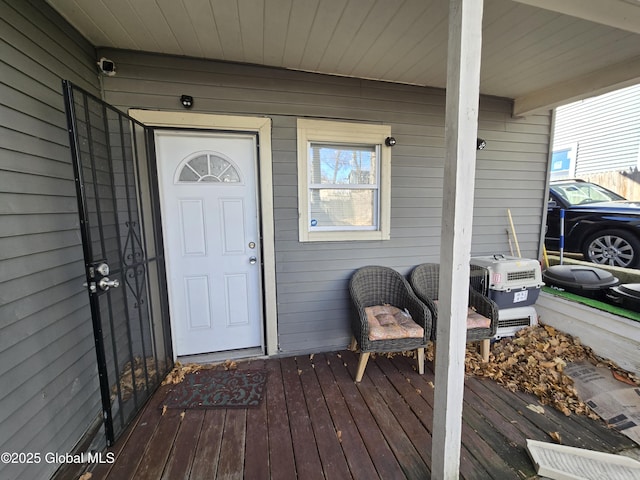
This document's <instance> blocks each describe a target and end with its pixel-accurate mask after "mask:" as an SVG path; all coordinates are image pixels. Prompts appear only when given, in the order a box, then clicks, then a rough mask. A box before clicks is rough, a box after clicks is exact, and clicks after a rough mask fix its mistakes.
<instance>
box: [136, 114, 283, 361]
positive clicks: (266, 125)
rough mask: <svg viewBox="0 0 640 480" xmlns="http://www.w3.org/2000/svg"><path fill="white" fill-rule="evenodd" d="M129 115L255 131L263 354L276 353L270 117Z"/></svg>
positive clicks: (168, 123) (162, 123) (159, 122)
mask: <svg viewBox="0 0 640 480" xmlns="http://www.w3.org/2000/svg"><path fill="white" fill-rule="evenodd" d="M128 113H129V115H130V116H131V117H133V118H135V119H136V120H138V121H139V122H142V123H144V124H145V125H148V126H150V127H177V128H200V129H210V130H228V131H234V130H235V131H243V132H256V133H257V134H258V136H259V140H260V151H259V162H260V163H259V165H260V168H259V176H260V177H259V181H260V210H261V216H262V237H263V238H262V249H263V252H262V254H263V257H262V258H263V273H264V292H263V293H264V310H265V320H266V321H265V324H266V325H265V326H266V339H265V340H266V353H267V355H275V354H276V353H278V311H277V304H276V254H275V233H274V219H273V180H272V179H273V177H272V171H273V165H272V164H273V161H272V154H271V119H270V118H267V117H243V116H237V115H213V114H206V113H185V112H164V111H155V110H138V109H131V110H129V112H128Z"/></svg>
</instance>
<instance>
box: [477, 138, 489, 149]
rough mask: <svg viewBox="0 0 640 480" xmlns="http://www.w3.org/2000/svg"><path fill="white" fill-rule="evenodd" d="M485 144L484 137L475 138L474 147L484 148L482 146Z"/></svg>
mask: <svg viewBox="0 0 640 480" xmlns="http://www.w3.org/2000/svg"><path fill="white" fill-rule="evenodd" d="M486 146H487V142H486V141H485V139H484V138H478V139H477V143H476V148H477V149H478V150H484V148H485V147H486Z"/></svg>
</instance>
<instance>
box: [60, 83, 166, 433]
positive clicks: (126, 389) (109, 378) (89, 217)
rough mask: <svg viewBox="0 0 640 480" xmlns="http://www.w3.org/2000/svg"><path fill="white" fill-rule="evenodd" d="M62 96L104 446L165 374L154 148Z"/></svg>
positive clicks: (75, 98) (68, 87) (72, 95)
mask: <svg viewBox="0 0 640 480" xmlns="http://www.w3.org/2000/svg"><path fill="white" fill-rule="evenodd" d="M63 89H64V98H65V108H66V111H67V122H68V127H69V139H70V144H71V152H72V157H73V168H74V173H75V181H76V190H77V197H78V210H79V214H80V229H81V234H82V243H83V248H84V259H85V266H86V287H87V290H88V292H89V301H90V305H91V315H92V319H93V330H94V338H95V346H96V355H97V360H98V373H99V378H100V391H101V394H102V409H103V417H104V427H105V433H106V437H107V444H108V445H111V444H113V442H114V441H115V439H116V438H117V437H118V435H119V434H120V433H121V432H122V431H123V430H124V428H125V427H126V426H127V425H128V423H129V422H130V421H131V420H132V419H133V418H134V416H135V415H136V413H137V412H138V411H139V410H140V409H141V408H142V406H143V405H144V404H145V402H146V400H147V399H148V398H149V397H150V396H151V394H153V392H154V391H155V389H156V388H157V387H158V386H159V384H160V382H161V381H162V379H163V378H164V377H165V375H166V373H167V372H168V371H169V370H170V369H171V368H172V367H173V353H172V351H171V339H170V336H169V332H170V327H169V313H168V312H169V310H168V303H167V302H168V301H167V289H166V276H165V264H164V257H163V246H162V236H161V234H160V232H161V223H160V218H159V213H158V212H159V203H158V192H157V183H156V181H155V178H156V176H155V173H156V172H155V162H154V161H153V141H152V137H151V132H150V131H149V129H147V127H145V126H144V125H142V124H141V123H139V122H136V121H135V120H134V119H132V118H130V117H128V116H127V115H125V114H123V113H122V112H120V111H118V110H116V109H115V108H113V107H111V106H110V105H108V104H106V103H104V102H102V101H101V100H99V99H97V98H95V97H93V96H92V95H90V94H88V93H87V92H85V91H83V90H81V89H79V88H78V87H76V86H74V85H73V84H71V83H69V82H67V81H64V82H63Z"/></svg>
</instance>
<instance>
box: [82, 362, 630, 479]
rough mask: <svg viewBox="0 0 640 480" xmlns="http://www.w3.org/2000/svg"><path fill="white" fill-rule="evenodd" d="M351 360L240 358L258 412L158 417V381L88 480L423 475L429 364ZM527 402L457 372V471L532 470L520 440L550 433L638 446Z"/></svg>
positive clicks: (593, 445)
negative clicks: (460, 388) (419, 367)
mask: <svg viewBox="0 0 640 480" xmlns="http://www.w3.org/2000/svg"><path fill="white" fill-rule="evenodd" d="M357 361H358V356H357V355H356V354H354V353H352V352H347V351H344V352H332V353H324V354H315V355H313V356H308V355H305V356H298V357H290V358H272V359H259V360H252V361H248V362H239V363H238V368H239V369H262V368H264V369H267V371H268V377H267V387H266V394H265V396H264V399H263V401H262V403H261V405H260V406H259V407H257V408H247V409H241V408H235V409H221V408H220V409H207V410H198V409H194V410H179V409H169V410H167V411H166V412H165V413H164V414H163V413H162V403H163V401H164V399H165V397H166V396H167V394H168V392H169V390H170V388H171V387H170V386H163V387H160V389H159V390H158V391H157V392H156V393H155V394H154V395H153V397H152V398H151V399H150V401H149V402H148V404H147V406H146V407H145V408H144V410H143V411H142V412H141V413H140V414H139V416H138V417H137V418H136V420H135V421H134V422H133V424H132V425H131V427H130V428H128V429H127V431H126V432H125V433H124V434H123V435H122V437H121V438H120V439H119V440H118V442H116V444H115V445H114V446H112V447H110V448H109V451H111V452H113V453H114V454H116V462H115V463H114V464H113V465H109V464H101V465H90V466H88V470H89V471H91V472H92V474H93V476H92V480H96V479H97V480H107V479H108V480H121V479H127V478H129V479H132V478H135V479H136V480H147V479H148V480H157V479H163V478H166V479H171V480H174V479H184V480H196V479H208V480H209V479H211V480H216V479H241V478H251V479H253V478H264V479H269V478H271V479H274V480H277V479H295V478H300V479H302V478H304V479H305V480H306V479H318V480H322V479H324V480H334V479H375V478H393V479H414V478H416V479H418V478H420V479H424V478H429V475H430V468H431V445H432V442H433V441H434V440H433V439H432V437H431V431H432V423H433V394H434V385H433V383H434V373H433V365H432V364H431V363H430V362H427V368H425V374H424V375H419V374H418V373H417V372H416V369H415V361H414V360H413V359H411V358H407V357H402V356H395V357H393V358H386V357H385V356H384V355H378V356H375V357H374V358H372V359H370V360H369V364H368V366H367V369H366V371H365V375H364V378H363V380H362V382H361V383H359V384H356V383H354V381H353V378H354V376H355V370H356V367H357ZM529 404H534V405H538V404H539V402H538V400H537V399H536V398H535V397H533V396H532V395H529V394H525V393H518V392H516V393H513V392H510V391H508V390H506V389H504V388H503V387H501V386H499V385H497V384H496V383H495V382H493V381H490V380H487V379H481V378H476V377H468V378H467V379H466V380H465V396H464V405H463V423H462V446H461V451H460V477H461V478H462V479H464V480H476V479H478V480H485V479H496V480H502V479H505V478H513V479H517V478H521V479H529V478H536V477H535V470H534V467H533V465H532V464H531V462H530V460H529V458H528V455H527V453H526V449H525V445H526V439H527V438H533V439H536V440H542V441H551V437H550V436H549V432H553V431H558V432H560V435H561V437H562V439H563V443H565V444H566V445H570V446H577V447H582V448H589V449H593V450H598V451H605V452H611V453H617V452H620V451H622V450H625V449H629V448H633V447H634V446H635V444H634V443H633V442H632V441H631V440H629V439H628V438H627V437H624V436H623V435H621V434H619V433H618V432H615V431H614V430H611V429H608V428H607V427H606V425H604V423H603V422H601V421H594V420H591V419H588V418H587V417H579V416H576V415H572V416H570V417H567V416H565V415H563V414H562V413H561V412H558V411H555V410H553V409H552V408H551V407H549V406H545V407H544V413H536V412H534V411H532V410H530V409H528V408H527V405H529ZM74 480H75V479H74Z"/></svg>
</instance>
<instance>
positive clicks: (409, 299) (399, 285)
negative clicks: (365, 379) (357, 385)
mask: <svg viewBox="0 0 640 480" xmlns="http://www.w3.org/2000/svg"><path fill="white" fill-rule="evenodd" d="M349 292H350V294H351V300H352V303H353V306H354V309H355V312H354V314H353V315H352V316H351V326H352V331H353V339H352V347H353V349H355V344H356V343H357V344H358V345H359V346H360V352H361V353H360V361H359V362H358V370H357V372H356V382H359V381H361V380H362V376H363V374H364V369H365V367H366V366H367V361H368V360H369V355H370V353H371V352H399V351H405V350H414V349H417V352H418V372H419V373H420V374H423V373H424V349H425V347H426V345H427V342H429V340H430V338H431V334H432V333H431V325H432V323H431V312H430V310H429V309H428V308H427V307H426V305H424V304H423V303H422V302H421V301H420V300H419V299H418V297H416V295H415V293H413V291H412V290H411V287H410V286H409V282H407V280H406V279H405V278H404V277H403V276H402V275H401V274H400V273H398V272H396V271H395V270H393V269H392V268H388V267H380V266H368V267H362V268H360V269H358V270H356V272H355V273H354V274H353V275H352V277H351V280H350V282H349ZM386 304H388V305H393V306H395V307H397V308H399V309H401V310H404V309H405V308H406V310H407V311H408V312H409V314H410V315H411V318H412V319H413V321H414V322H416V323H417V324H418V325H420V326H421V327H422V328H423V330H424V334H423V336H422V337H421V338H395V339H385V340H370V339H369V322H368V320H367V314H366V312H365V308H367V307H372V306H377V305H386Z"/></svg>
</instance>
